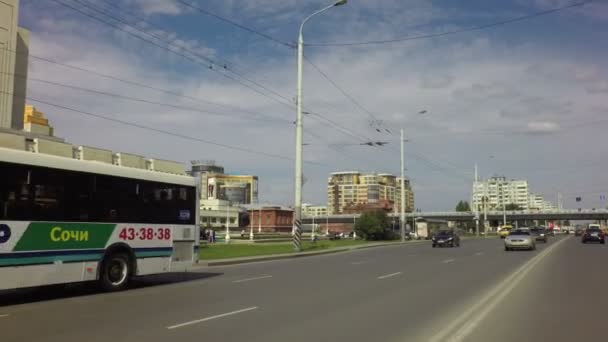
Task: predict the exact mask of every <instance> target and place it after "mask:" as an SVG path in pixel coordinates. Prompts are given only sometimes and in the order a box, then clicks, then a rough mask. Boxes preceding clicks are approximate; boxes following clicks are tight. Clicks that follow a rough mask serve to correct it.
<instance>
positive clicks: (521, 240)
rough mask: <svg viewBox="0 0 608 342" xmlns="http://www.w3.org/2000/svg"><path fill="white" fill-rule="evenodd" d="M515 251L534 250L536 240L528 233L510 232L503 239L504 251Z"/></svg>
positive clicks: (516, 230)
mask: <svg viewBox="0 0 608 342" xmlns="http://www.w3.org/2000/svg"><path fill="white" fill-rule="evenodd" d="M515 249H527V250H531V251H532V250H535V249H536V239H535V238H534V237H533V236H532V235H531V234H530V232H529V231H526V230H521V229H515V230H512V231H511V232H510V233H509V235H508V236H507V237H506V238H505V251H512V250H515Z"/></svg>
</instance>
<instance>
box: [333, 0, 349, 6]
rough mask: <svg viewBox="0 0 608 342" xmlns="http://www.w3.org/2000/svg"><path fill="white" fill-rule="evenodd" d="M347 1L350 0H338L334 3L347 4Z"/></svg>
mask: <svg viewBox="0 0 608 342" xmlns="http://www.w3.org/2000/svg"><path fill="white" fill-rule="evenodd" d="M347 2H348V0H339V1H336V3H335V4H334V6H342V5H346V3H347Z"/></svg>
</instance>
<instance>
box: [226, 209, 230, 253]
mask: <svg viewBox="0 0 608 342" xmlns="http://www.w3.org/2000/svg"><path fill="white" fill-rule="evenodd" d="M225 240H226V243H230V201H228V202H227V204H226V238H225Z"/></svg>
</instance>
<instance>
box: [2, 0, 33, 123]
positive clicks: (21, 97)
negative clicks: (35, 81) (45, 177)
mask: <svg viewBox="0 0 608 342" xmlns="http://www.w3.org/2000/svg"><path fill="white" fill-rule="evenodd" d="M18 19H19V0H0V130H10V129H15V130H21V129H22V128H23V111H24V106H25V95H26V94H25V92H26V88H27V66H28V54H29V31H28V30H26V29H23V28H21V27H18V26H17V21H18Z"/></svg>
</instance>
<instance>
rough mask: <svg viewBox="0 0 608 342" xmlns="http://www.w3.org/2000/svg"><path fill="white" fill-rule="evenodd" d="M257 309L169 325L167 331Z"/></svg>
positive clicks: (247, 309)
mask: <svg viewBox="0 0 608 342" xmlns="http://www.w3.org/2000/svg"><path fill="white" fill-rule="evenodd" d="M257 308H258V307H257V306H252V307H250V308H246V309H241V310H236V311H232V312H227V313H224V314H220V315H215V316H210V317H205V318H201V319H197V320H194V321H190V322H185V323H180V324H176V325H171V326H168V327H167V329H169V330H173V329H177V328H182V327H185V326H188V325H193V324H198V323H203V322H206V321H210V320H213V319H217V318H222V317H226V316H232V315H236V314H240V313H243V312H247V311H251V310H256V309H257Z"/></svg>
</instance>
